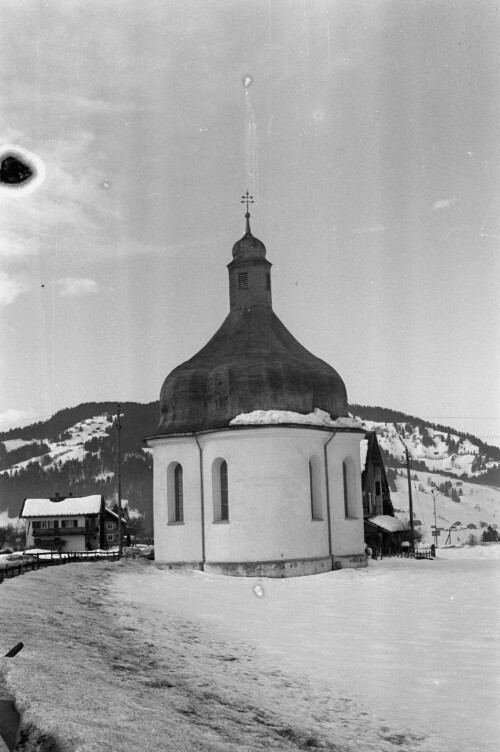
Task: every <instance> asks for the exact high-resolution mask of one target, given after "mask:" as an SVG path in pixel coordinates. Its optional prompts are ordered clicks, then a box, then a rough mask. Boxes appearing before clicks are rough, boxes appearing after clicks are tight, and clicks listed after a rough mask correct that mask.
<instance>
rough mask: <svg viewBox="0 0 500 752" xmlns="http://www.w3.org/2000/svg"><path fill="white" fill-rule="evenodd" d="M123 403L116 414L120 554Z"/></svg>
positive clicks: (120, 550)
mask: <svg viewBox="0 0 500 752" xmlns="http://www.w3.org/2000/svg"><path fill="white" fill-rule="evenodd" d="M120 413H121V405H117V416H116V423H115V425H116V481H117V496H118V555H119V556H121V555H122V553H123V540H122V476H121V465H122V462H121V441H120V431H121V430H122V425H121V423H120V418H121V415H120Z"/></svg>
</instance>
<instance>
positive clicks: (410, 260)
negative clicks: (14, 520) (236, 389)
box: [0, 0, 500, 445]
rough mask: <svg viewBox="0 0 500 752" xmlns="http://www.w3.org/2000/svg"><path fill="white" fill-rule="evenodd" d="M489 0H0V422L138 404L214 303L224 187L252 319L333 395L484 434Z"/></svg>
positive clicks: (494, 238)
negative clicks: (259, 300) (243, 244)
mask: <svg viewBox="0 0 500 752" xmlns="http://www.w3.org/2000/svg"><path fill="white" fill-rule="evenodd" d="M499 16H500V10H499V8H498V5H497V4H496V3H495V2H493V1H492V0H491V1H490V0H485V1H484V2H477V0H468V1H464V0H456V1H455V0H454V1H453V2H452V3H443V2H434V0H428V1H426V0H420V1H418V2H417V1H412V0H408V2H400V1H399V0H395V1H393V0H381V1H380V2H379V1H378V0H365V1H361V2H358V1H357V0H348V1H347V0H345V1H342V2H341V1H339V0H300V2H299V1H298V0H272V1H271V0H256V1H255V2H252V3H244V2H242V1H241V0H237V1H235V0H162V2H156V1H153V0H144V1H143V2H141V3H137V2H135V0H115V1H114V2H109V3H102V1H100V0H99V1H97V2H96V1H94V0H85V1H81V0H45V1H44V2H37V1H36V0H15V1H14V0H4V1H3V3H2V25H1V28H0V65H1V69H2V76H1V78H0V147H1V146H2V145H5V144H10V145H14V146H18V147H20V148H23V149H27V150H29V151H30V152H32V153H34V154H35V155H36V156H37V157H38V158H39V159H40V160H42V162H43V165H44V168H45V178H44V180H43V182H41V184H40V185H39V187H38V188H37V189H36V190H34V191H33V192H32V193H30V194H29V195H17V194H16V193H15V191H13V190H12V191H10V192H9V191H8V190H4V191H3V192H2V193H0V364H1V369H2V374H3V379H2V389H1V392H0V430H6V429H7V428H9V427H11V426H14V425H26V424H27V423H30V422H33V421H34V420H42V419H44V418H46V417H49V416H50V415H52V414H53V413H54V412H55V411H56V410H59V409H61V408H65V407H71V406H73V405H77V404H79V403H81V402H89V401H103V400H113V401H115V400H116V401H126V400H136V401H139V402H150V401H152V400H155V399H157V398H158V396H159V392H160V388H161V385H162V383H163V381H164V379H165V377H166V376H167V375H168V373H169V372H170V371H171V370H172V369H173V368H174V367H175V366H177V365H179V364H180V363H182V362H183V361H185V360H187V359H188V358H190V357H191V356H192V355H194V353H195V352H197V351H198V350H199V349H200V348H201V347H203V346H204V345H205V344H206V342H207V341H208V340H209V339H210V337H211V336H212V334H213V333H214V332H215V331H216V329H217V328H218V327H219V325H220V324H221V323H222V321H223V320H224V318H225V316H226V315H227V313H228V310H229V297H228V279H227V270H226V268H225V267H226V265H227V264H228V263H229V262H230V261H231V258H232V256H231V249H232V246H233V244H234V243H235V241H236V240H238V239H239V238H240V237H241V236H242V235H243V234H244V229H245V225H244V221H245V220H244V211H245V208H244V206H243V205H242V204H241V197H242V195H243V194H245V193H246V191H247V190H248V191H249V192H250V194H251V195H253V197H254V204H253V205H252V207H251V213H252V218H251V226H252V231H253V233H254V235H255V236H256V237H258V238H259V239H260V240H262V241H263V242H264V244H265V245H266V248H267V258H268V259H269V261H271V263H272V264H273V269H272V274H273V278H272V280H273V281H272V284H273V306H274V310H275V312H276V313H277V315H278V316H279V317H280V319H281V320H282V321H283V323H284V324H285V325H286V326H287V327H288V329H289V330H290V331H291V332H292V334H294V336H295V337H296V338H297V339H298V340H299V341H300V342H301V343H302V344H303V345H304V346H305V347H307V349H309V350H310V351H311V352H312V353H314V354H315V355H316V356H318V357H320V358H322V359H323V360H325V361H327V362H328V363H330V364H331V365H332V366H333V367H334V368H335V369H336V370H337V371H338V372H339V373H340V375H341V376H342V378H343V380H344V382H345V384H346V387H347V393H348V398H349V400H350V401H352V402H356V403H361V404H369V405H381V406H384V407H390V408H393V409H397V410H402V411H404V412H408V413H410V414H413V415H417V416H419V417H424V418H430V419H431V420H434V421H436V422H439V423H444V424H446V425H451V426H453V427H456V428H457V429H460V430H465V431H470V432H471V433H474V434H476V435H479V436H481V437H484V439H485V440H486V441H488V442H489V443H496V444H499V445H500V346H499V343H500V303H499V301H500V289H499V288H500V253H499V251H500V248H499V245H500V242H499V238H500V222H499V219H500V211H499V210H500V181H499V177H500V164H499V156H500V155H499V152H500V139H499V135H498V134H499V133H500V129H499V127H498V126H499V120H500V113H499V110H500V80H499V79H500V64H499V63H500V19H499Z"/></svg>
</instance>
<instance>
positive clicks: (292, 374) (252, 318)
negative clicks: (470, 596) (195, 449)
mask: <svg viewBox="0 0 500 752" xmlns="http://www.w3.org/2000/svg"><path fill="white" fill-rule="evenodd" d="M249 217H250V215H249V214H248V210H247V214H246V220H247V227H246V232H245V235H244V236H243V238H241V240H239V241H238V242H237V243H235V245H234V247H233V260H232V262H231V263H230V264H229V265H228V269H229V299H230V312H229V315H228V316H227V318H226V319H225V321H224V322H223V324H222V326H221V327H220V328H219V330H218V331H217V332H216V333H215V334H214V336H213V337H212V339H211V340H210V341H209V342H208V343H207V344H206V345H205V347H203V348H202V349H201V350H200V351H199V352H198V353H196V355H194V356H193V357H192V358H190V360H188V361H186V362H185V363H182V364H181V365H180V366H178V367H177V368H175V369H174V370H173V371H172V372H171V373H170V374H169V375H168V376H167V378H166V379H165V382H164V384H163V387H162V389H161V393H160V423H159V426H158V433H159V434H167V435H168V434H176V433H191V432H193V431H205V430H210V429H217V428H224V427H227V426H228V425H229V422H230V421H231V420H232V419H233V418H235V417H236V416H237V415H240V414H241V413H249V412H253V411H254V410H288V411H291V412H296V413H303V414H304V415H307V414H308V413H311V412H313V411H314V409H315V408H319V409H321V410H324V411H325V412H327V413H329V414H330V415H331V417H332V418H334V419H335V418H338V417H341V416H346V415H347V394H346V389H345V386H344V382H343V381H342V379H341V378H340V376H339V374H338V373H337V372H336V371H335V370H334V369H333V368H332V367H331V366H330V365H328V364H327V363H325V361H323V360H320V359H319V358H317V357H315V356H314V355H313V354H312V353H310V352H309V351H308V350H306V348H305V347H303V346H302V345H301V344H300V343H299V342H298V341H297V340H296V339H295V337H293V335H292V334H290V332H289V331H288V329H287V328H286V327H285V326H284V324H282V322H281V321H280V320H279V318H278V317H277V316H276V314H275V313H274V311H273V309H272V302H271V276H270V268H271V264H270V263H269V261H267V259H266V257H265V256H266V248H265V245H264V244H263V243H262V242H261V241H260V240H258V239H257V238H255V237H254V236H253V235H252V233H251V231H250V223H249Z"/></svg>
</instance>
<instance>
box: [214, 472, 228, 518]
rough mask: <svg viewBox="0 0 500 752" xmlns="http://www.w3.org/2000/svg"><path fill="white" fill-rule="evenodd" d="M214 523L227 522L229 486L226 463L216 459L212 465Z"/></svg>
mask: <svg viewBox="0 0 500 752" xmlns="http://www.w3.org/2000/svg"><path fill="white" fill-rule="evenodd" d="M212 497H213V513H214V522H229V485H228V473H227V462H226V460H224V459H222V457H218V458H217V459H216V460H215V461H214V463H213V465H212Z"/></svg>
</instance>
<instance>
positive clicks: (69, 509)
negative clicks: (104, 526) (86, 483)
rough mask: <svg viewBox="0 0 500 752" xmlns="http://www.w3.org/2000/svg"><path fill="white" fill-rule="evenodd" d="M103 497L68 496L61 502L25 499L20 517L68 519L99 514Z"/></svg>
mask: <svg viewBox="0 0 500 752" xmlns="http://www.w3.org/2000/svg"><path fill="white" fill-rule="evenodd" d="M101 500H102V496H98V495H97V494H96V495H93V496H67V497H66V498H65V499H62V500H61V501H52V499H25V500H24V504H23V508H22V510H21V514H20V515H19V516H20V517H66V516H74V517H76V516H79V515H83V514H99V512H100V511H101Z"/></svg>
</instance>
